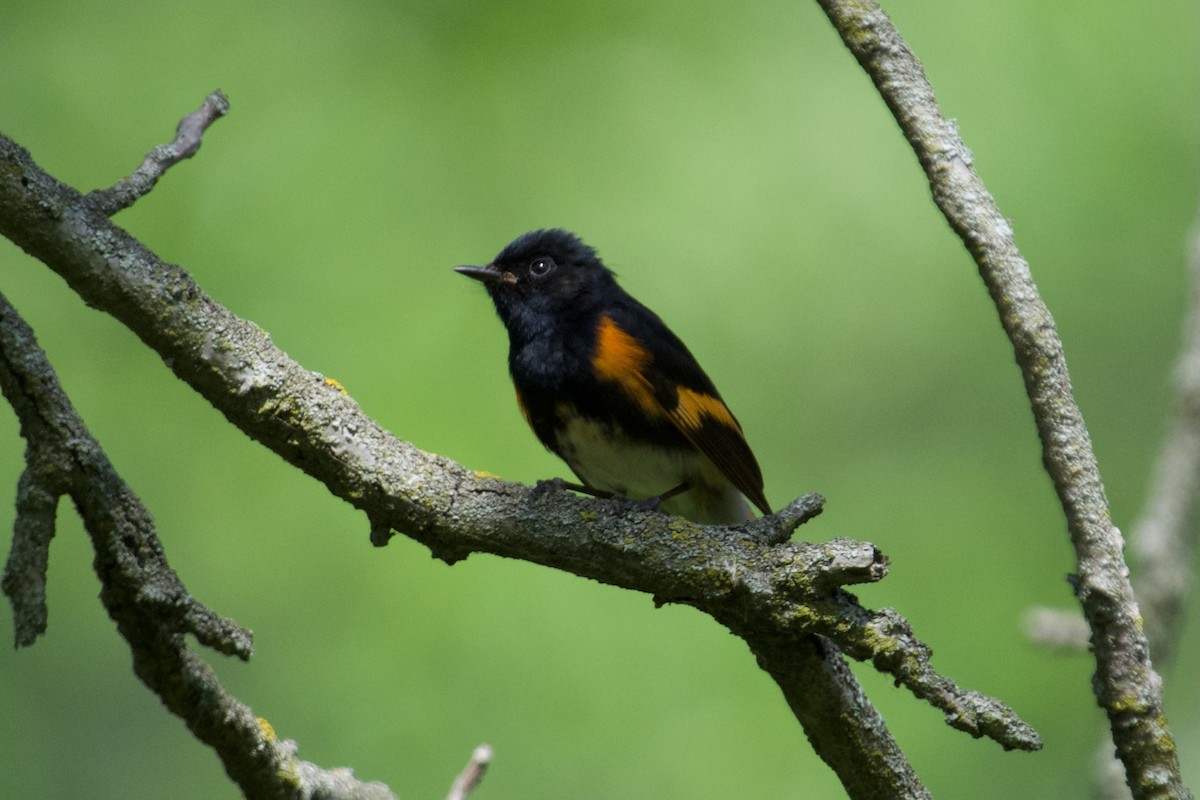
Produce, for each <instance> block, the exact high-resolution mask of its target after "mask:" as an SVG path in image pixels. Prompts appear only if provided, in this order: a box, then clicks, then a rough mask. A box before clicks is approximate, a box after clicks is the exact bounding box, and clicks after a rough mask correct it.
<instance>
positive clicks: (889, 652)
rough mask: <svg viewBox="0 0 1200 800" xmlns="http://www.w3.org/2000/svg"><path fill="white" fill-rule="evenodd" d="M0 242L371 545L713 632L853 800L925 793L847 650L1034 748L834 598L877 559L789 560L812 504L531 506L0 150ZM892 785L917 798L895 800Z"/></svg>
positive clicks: (898, 632)
mask: <svg viewBox="0 0 1200 800" xmlns="http://www.w3.org/2000/svg"><path fill="white" fill-rule="evenodd" d="M0 229H2V232H3V233H4V234H5V235H6V236H8V237H9V238H10V239H12V240H13V241H14V242H15V243H17V244H18V245H19V246H21V247H22V248H24V249H25V250H26V251H27V252H29V253H30V254H31V255H33V256H35V257H36V258H39V259H41V260H42V261H44V262H45V263H46V264H47V265H49V266H50V267H51V268H52V269H54V270H55V271H56V272H58V274H59V275H61V276H62V277H63V278H64V279H66V281H67V283H68V284H69V285H70V286H71V287H72V288H73V289H75V291H77V292H78V293H79V294H80V296H81V297H83V299H84V300H85V301H86V302H87V303H88V304H89V305H91V306H93V307H95V308H98V309H101V310H104V311H107V312H108V313H110V314H112V315H113V316H114V317H116V318H117V319H119V320H121V321H122V322H123V323H124V324H126V325H127V326H128V327H129V328H130V329H131V330H133V331H134V332H135V333H136V334H137V335H138V336H139V337H141V338H142V340H143V341H144V342H145V343H146V344H147V345H148V346H150V347H151V348H153V349H154V350H155V351H157V352H158V353H159V354H160V355H161V356H162V357H163V359H164V361H165V362H166V363H167V364H168V365H169V366H170V367H171V369H172V370H173V371H174V372H175V373H176V375H177V376H179V377H180V378H181V379H182V380H184V381H185V382H187V383H188V384H189V385H191V386H192V387H193V388H194V389H195V390H196V391H197V392H199V393H200V394H201V395H202V396H204V397H205V398H206V399H207V400H208V401H209V402H210V403H212V404H213V405H214V406H215V407H216V408H217V409H219V410H220V411H221V412H222V413H223V414H225V416H226V417H227V419H229V420H230V421H231V422H232V423H233V424H234V425H236V426H237V427H239V428H241V429H242V430H243V431H244V432H246V433H247V434H248V435H250V436H251V437H252V438H254V439H256V440H258V441H259V442H261V443H262V444H264V445H265V446H267V447H269V448H270V449H272V450H274V451H275V452H276V453H278V454H279V455H281V456H282V457H283V458H284V459H285V460H287V461H288V462H289V463H291V464H293V465H295V466H297V467H298V468H300V469H302V470H304V471H305V472H307V473H308V474H310V475H312V476H313V477H315V478H317V479H318V480H320V481H322V482H323V483H324V484H325V485H326V486H327V487H328V488H329V489H330V491H331V492H333V494H335V495H336V496H338V497H341V498H343V499H345V500H346V501H347V502H349V503H351V504H352V505H354V506H355V507H356V508H359V509H361V510H362V511H364V513H365V514H366V515H367V517H368V519H369V521H370V530H371V540H372V541H373V542H375V543H376V544H381V543H384V542H386V539H387V536H388V534H389V532H390V531H392V530H396V531H401V532H404V533H405V534H407V535H408V536H410V537H412V538H413V539H415V540H417V541H419V542H422V543H423V544H425V545H426V546H428V547H429V549H430V550H431V552H432V553H433V554H434V555H435V556H436V557H438V558H441V559H443V560H445V561H446V562H448V563H453V562H454V561H457V560H459V559H462V558H465V557H466V556H468V555H469V554H470V553H472V552H487V553H492V554H495V555H500V556H505V557H509V558H520V559H524V560H528V561H532V562H535V563H538V564H543V565H545V566H550V567H554V568H557V569H562V570H566V571H569V572H572V573H574V574H577V575H580V576H584V577H590V578H593V579H595V580H599V581H602V582H605V583H610V584H613V585H617V586H622V587H625V588H629V589H634V590H637V591H643V592H647V593H649V594H651V595H652V596H654V597H655V598H656V600H657V601H658V602H676V603H684V604H687V605H691V606H694V607H696V608H698V609H701V610H702V611H704V612H706V613H708V614H710V615H711V616H713V617H714V618H715V619H717V620H719V621H721V622H722V623H723V624H725V625H726V626H727V627H729V628H730V629H731V630H733V631H734V632H735V633H737V634H738V635H739V636H741V637H742V638H744V639H745V640H746V641H747V642H748V644H749V645H750V647H751V649H752V650H753V651H754V652H755V653H756V655H757V656H758V657H759V660H760V662H762V663H763V665H764V667H766V668H767V669H768V671H769V672H770V673H771V674H772V675H773V676H774V677H775V678H776V680H777V682H778V683H779V685H780V687H781V689H782V690H783V691H784V694H785V697H786V699H787V701H788V703H789V705H790V706H791V707H792V708H793V709H794V710H797V717H798V718H799V719H800V721H801V722H802V724H803V725H804V726H805V730H806V733H807V734H808V735H809V738H810V740H811V741H812V742H813V744H814V746H816V747H817V749H818V753H819V754H820V755H821V756H822V758H824V759H825V760H826V761H827V762H828V763H830V765H831V766H832V767H833V768H834V769H835V771H837V773H838V774H839V776H840V777H841V778H842V780H843V783H844V784H845V785H846V786H847V788H848V789H850V790H851V796H852V797H855V798H858V797H896V796H903V797H925V796H926V793H925V791H924V789H923V787H921V786H920V782H919V780H918V779H917V778H916V776H915V774H913V773H912V770H911V767H910V766H909V765H908V763H907V761H905V760H904V758H903V754H902V753H901V752H900V750H899V748H898V747H897V746H896V745H895V742H894V741H893V740H892V738H891V736H890V734H889V733H888V732H887V729H886V727H885V726H884V724H883V722H882V720H881V719H880V718H879V717H878V714H877V713H876V712H875V711H874V709H873V708H872V707H871V705H870V703H869V701H868V700H867V699H866V697H865V695H863V694H862V690H861V688H860V687H859V686H858V684H857V682H856V681H854V679H853V676H852V675H850V674H849V671H848V670H847V669H846V667H845V665H844V664H843V663H842V662H841V656H840V653H839V648H841V649H844V650H845V651H846V652H847V653H849V654H850V655H852V656H853V657H855V658H858V659H862V660H869V661H871V662H872V663H874V664H875V665H876V667H877V668H879V669H881V670H884V671H886V672H889V673H890V674H892V675H893V676H894V677H895V678H896V680H897V682H898V683H901V684H903V685H905V686H907V687H908V688H909V689H910V690H911V691H912V692H913V693H914V694H915V695H916V696H917V697H923V698H926V699H928V700H930V702H931V703H933V704H934V705H935V706H936V707H938V708H941V709H942V710H943V711H944V712H945V713H946V715H947V720H948V722H950V723H951V724H953V725H955V726H956V727H959V728H961V729H963V730H967V731H970V732H971V733H972V734H973V735H976V736H979V735H986V736H990V737H992V738H994V739H996V740H997V741H999V742H1000V743H1001V744H1002V745H1003V746H1004V747H1006V748H1020V749H1036V748H1037V747H1039V746H1040V740H1039V739H1038V737H1037V734H1036V733H1035V732H1034V731H1033V730H1032V729H1030V728H1029V727H1028V726H1027V725H1025V724H1024V723H1023V722H1022V721H1021V720H1019V719H1018V718H1017V717H1016V715H1015V714H1013V713H1012V711H1011V710H1009V709H1007V708H1006V707H1004V706H1003V705H1002V704H1000V703H998V702H997V701H991V700H988V701H987V702H981V698H980V696H978V695H976V694H974V693H971V692H967V691H964V690H961V689H959V688H958V687H957V686H956V685H955V684H954V683H953V682H951V681H949V680H948V679H945V678H943V677H941V676H939V675H937V674H936V673H935V672H933V671H932V670H931V669H930V668H929V665H928V653H929V651H928V648H927V647H925V646H924V645H923V644H921V643H920V642H918V641H917V640H916V639H915V638H914V637H913V636H912V634H911V631H910V630H909V629H908V626H907V623H905V622H904V621H903V620H902V619H901V618H900V617H899V616H898V615H897V614H895V612H890V611H888V612H880V613H874V612H869V611H867V610H866V609H863V608H862V607H861V606H859V605H858V602H857V600H856V599H855V598H854V597H853V596H852V595H850V594H848V593H846V592H844V591H843V590H841V589H840V588H838V587H839V586H841V585H843V584H847V583H854V582H865V581H874V580H879V579H880V578H882V577H883V576H884V574H886V560H885V559H884V558H883V556H882V554H880V553H879V552H878V551H877V550H876V549H875V548H874V547H872V546H871V545H869V544H866V543H861V542H852V541H848V540H843V539H838V540H834V541H831V542H828V543H825V544H822V545H810V544H802V543H790V542H785V541H784V540H785V539H786V538H787V534H790V533H791V531H793V530H794V529H795V528H796V526H797V525H799V524H800V523H801V522H803V521H804V520H806V519H808V518H810V517H811V516H813V515H814V514H815V513H816V511H818V510H819V508H820V505H821V502H822V501H821V499H820V498H819V496H816V495H809V496H806V497H804V498H800V499H799V500H797V501H795V502H793V503H792V504H789V505H788V506H787V507H786V508H785V509H783V510H782V511H781V512H779V513H778V514H776V515H772V516H770V517H766V518H764V519H761V520H757V521H755V522H752V523H748V524H746V525H744V526H740V527H732V528H706V527H702V526H697V525H694V524H692V523H689V522H687V521H685V520H682V519H678V518H673V517H667V516H665V515H662V514H657V513H628V512H618V511H616V510H614V508H613V504H611V503H606V502H603V501H595V500H590V499H582V498H578V497H574V496H571V495H567V494H565V493H544V494H541V495H539V496H538V497H536V498H535V497H533V496H531V493H530V491H529V490H528V488H527V487H524V486H520V485H516V484H509V483H505V482H502V481H499V480H496V479H494V478H490V477H486V476H482V475H478V474H475V473H472V472H469V471H467V470H465V469H464V468H463V467H461V466H460V465H458V464H456V463H454V462H452V461H450V460H449V459H446V458H443V457H440V456H436V455H432V454H429V453H425V452H423V451H421V450H418V449H417V448H415V447H413V446H412V445H410V444H408V443H406V442H402V441H399V440H397V439H395V438H394V437H392V436H391V435H390V434H388V433H387V432H386V431H384V430H383V429H382V428H381V427H379V425H378V424H377V423H375V422H374V421H373V420H371V419H370V418H368V417H367V416H366V415H364V414H363V413H362V411H361V409H360V408H359V407H358V405H357V404H356V403H355V402H354V401H353V400H352V399H351V398H350V397H348V396H346V395H345V394H344V392H343V391H341V390H340V389H339V388H338V387H337V386H336V384H331V382H329V381H326V380H325V379H324V377H323V376H321V375H318V374H316V373H312V372H308V371H307V370H304V369H303V368H302V367H300V365H298V364H296V363H295V362H293V361H292V360H291V359H289V358H288V357H287V356H286V355H285V354H284V353H282V352H281V351H279V350H278V349H277V348H276V347H275V346H274V345H273V344H272V343H271V341H270V339H269V337H268V336H267V335H266V334H265V333H264V332H263V331H262V330H261V329H259V328H258V327H257V326H255V325H253V324H252V323H249V322H247V321H245V320H242V319H239V318H238V317H236V316H234V315H233V314H231V313H230V312H229V311H228V310H227V309H225V308H224V307H222V306H221V305H220V304H218V303H217V302H216V301H215V300H213V299H212V298H211V297H209V296H207V295H206V294H205V293H204V292H203V291H202V290H201V289H200V288H199V287H198V286H197V285H196V284H195V283H194V281H193V280H192V279H191V277H190V276H189V275H188V274H187V273H186V272H185V271H184V270H183V269H181V268H179V267H177V266H173V265H169V264H165V263H163V262H162V261H160V260H159V259H158V258H157V256H155V255H154V254H153V253H151V252H150V251H148V250H147V249H146V248H145V247H144V246H143V245H141V243H140V242H138V241H137V240H135V239H134V238H133V237H131V236H129V234H127V233H126V232H125V231H123V230H122V229H120V228H118V227H117V226H115V225H113V224H112V223H111V222H110V221H109V220H108V219H107V213H106V206H103V205H101V206H97V205H96V204H95V203H94V202H92V200H90V199H88V198H84V197H82V196H80V195H79V194H78V193H77V192H76V191H75V190H73V189H71V188H70V187H67V186H65V185H63V184H60V183H58V182H57V181H55V180H54V179H53V178H51V177H50V176H49V175H47V174H45V173H44V172H42V171H41V170H40V169H39V168H38V167H37V166H36V165H35V164H34V163H33V161H32V160H31V159H30V157H29V155H28V153H26V152H25V151H24V150H23V149H21V148H20V147H18V146H17V145H15V144H14V143H12V142H11V141H9V140H7V139H4V138H2V137H0ZM816 635H819V636H823V637H826V638H827V639H828V640H829V641H827V642H822V641H820V640H818V639H814V638H813V637H814V636H816ZM814 686H829V687H830V691H829V692H824V691H820V692H818V691H814V690H813V687H814ZM834 689H836V691H835V690H834ZM815 695H821V696H819V697H818V696H815ZM896 775H903V776H904V780H903V781H901V785H904V786H906V787H908V788H907V790H906V793H903V794H901V795H897V794H896V788H895V785H896ZM852 787H853V788H852Z"/></svg>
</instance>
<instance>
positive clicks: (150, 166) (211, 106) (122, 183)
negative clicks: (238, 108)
mask: <svg viewBox="0 0 1200 800" xmlns="http://www.w3.org/2000/svg"><path fill="white" fill-rule="evenodd" d="M228 113H229V98H227V97H226V96H225V93H224V92H222V91H221V90H220V89H218V90H217V91H215V92H213V93H212V94H210V95H209V96H208V97H206V98H204V103H203V104H202V105H201V106H200V108H198V109H196V110H195V111H193V112H192V113H191V114H188V115H187V116H186V117H184V118H183V119H181V120H180V121H179V125H177V126H176V127H175V139H174V140H173V141H171V142H170V143H169V144H160V145H158V146H157V147H155V148H153V149H152V150H151V151H150V152H149V153H147V154H146V157H145V158H144V159H143V160H142V163H141V165H140V166H139V167H138V168H137V169H136V170H134V171H133V173H132V174H131V175H129V176H128V177H126V178H122V179H121V180H119V181H117V182H116V183H115V184H114V185H112V186H110V187H109V188H107V189H95V190H93V191H91V192H88V200H89V201H91V203H92V205H93V206H95V207H96V208H97V209H99V210H100V211H102V212H104V213H105V214H107V215H108V216H110V217H111V216H112V215H113V214H115V213H117V212H118V211H121V210H123V209H126V208H129V207H130V206H131V205H133V204H134V203H136V202H137V201H138V200H139V199H140V198H141V197H143V196H144V195H145V194H146V193H147V192H149V191H150V190H151V189H153V188H154V185H155V184H156V183H158V179H159V178H161V177H162V176H163V173H165V172H166V171H167V170H168V169H170V168H171V167H173V166H175V165H176V164H178V163H179V162H180V161H183V160H184V159H185V158H191V157H192V156H194V155H196V153H197V152H198V151H199V150H200V144H201V142H202V138H203V136H204V132H205V131H206V130H208V126H209V125H212V124H213V123H214V122H216V121H217V120H218V119H220V118H221V117H223V116H225V115H226V114H228Z"/></svg>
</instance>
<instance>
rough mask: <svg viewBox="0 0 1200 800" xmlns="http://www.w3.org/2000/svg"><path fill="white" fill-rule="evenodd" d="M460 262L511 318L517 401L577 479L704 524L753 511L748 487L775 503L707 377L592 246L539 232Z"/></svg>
mask: <svg viewBox="0 0 1200 800" xmlns="http://www.w3.org/2000/svg"><path fill="white" fill-rule="evenodd" d="M454 269H455V270H456V271H458V272H460V273H462V274H463V275H466V276H468V277H471V278H475V279H476V280H478V281H482V282H483V284H484V286H486V287H487V292H488V294H489V295H490V296H491V298H492V302H493V303H495V305H496V312H497V313H498V314H499V316H500V320H501V321H502V322H503V323H504V327H505V328H507V329H508V341H509V351H508V369H509V372H510V374H511V375H512V380H513V385H514V386H515V387H516V390H517V404H518V405H519V406H520V408H521V412H522V413H523V414H524V415H525V420H526V421H527V422H528V423H529V426H530V427H531V428H533V432H534V433H535V434H537V437H538V439H540V440H541V442H542V444H544V445H545V446H546V447H547V448H549V449H550V450H551V451H553V452H554V453H555V454H556V455H558V456H559V457H560V458H561V459H562V460H563V461H565V462H567V465H568V466H569V467H570V468H571V470H572V471H573V472H574V473H575V474H576V475H577V476H578V477H579V480H580V481H582V482H583V486H582V487H575V488H581V489H582V490H583V491H586V492H588V493H590V494H594V495H597V496H600V497H607V496H611V495H619V496H621V497H623V498H625V499H627V500H629V501H644V503H645V504H646V505H649V506H657V507H659V508H661V509H662V510H663V511H666V512H668V513H670V514H677V515H679V516H681V517H686V518H687V519H690V520H692V521H693V522H699V523H706V524H717V523H720V524H732V523H737V522H744V521H746V520H748V519H750V518H752V516H753V515H752V514H751V512H750V509H749V507H748V506H747V505H746V499H745V498H749V500H750V501H751V502H752V503H754V505H756V506H758V508H759V509H761V510H762V512H763V513H765V514H769V513H771V510H770V506H769V504H768V503H767V498H766V497H764V496H763V478H762V471H761V470H760V469H759V467H758V462H757V461H755V459H754V454H753V453H751V452H750V447H749V445H747V444H746V439H745V437H744V436H743V435H742V428H741V425H739V424H738V421H737V420H736V419H735V418H734V416H733V414H732V413H730V411H729V407H728V406H726V405H725V401H723V400H722V399H721V395H719V394H718V393H717V390H716V387H714V386H713V383H712V381H711V380H709V378H708V376H707V375H705V374H704V370H702V369H701V368H700V365H699V364H698V363H696V359H695V358H694V357H693V356H692V354H691V352H690V351H688V349H687V347H686V346H685V345H684V343H683V342H682V341H680V340H679V337H678V336H676V335H675V334H674V333H672V332H671V329H670V328H668V327H667V326H666V324H664V323H663V321H662V320H661V319H659V317H658V315H657V314H655V313H654V312H653V311H651V310H650V309H648V308H646V307H645V306H644V305H642V304H641V303H639V302H638V301H637V300H635V299H633V298H632V297H630V296H629V294H627V293H626V292H625V290H624V289H622V288H621V287H620V286H618V285H617V281H616V279H615V278H614V277H613V274H612V272H611V271H609V269H608V268H607V267H605V266H604V264H603V263H602V262H601V261H600V258H599V257H598V256H597V255H596V251H595V250H593V249H592V248H591V247H588V246H587V245H586V244H584V243H583V242H582V241H580V240H579V239H578V238H577V237H576V236H575V235H574V234H572V233H569V232H567V231H564V230H560V229H552V230H539V231H532V232H530V233H526V234H525V235H524V236H521V237H519V238H518V239H516V240H515V241H513V242H512V243H511V244H510V245H508V246H507V247H505V248H504V249H503V250H501V251H500V254H499V255H498V256H496V258H495V259H494V260H493V261H492V263H490V264H488V265H486V266H464V267H455V268H454ZM743 495H744V497H743Z"/></svg>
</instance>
